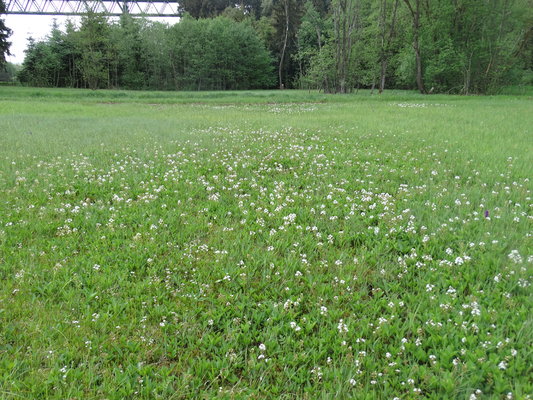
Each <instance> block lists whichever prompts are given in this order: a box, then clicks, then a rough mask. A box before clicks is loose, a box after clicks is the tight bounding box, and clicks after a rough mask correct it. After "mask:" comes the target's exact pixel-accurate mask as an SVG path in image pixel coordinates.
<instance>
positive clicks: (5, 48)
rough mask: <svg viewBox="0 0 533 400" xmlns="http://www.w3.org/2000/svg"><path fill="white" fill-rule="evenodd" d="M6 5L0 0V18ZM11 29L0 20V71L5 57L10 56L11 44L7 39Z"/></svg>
mask: <svg viewBox="0 0 533 400" xmlns="http://www.w3.org/2000/svg"><path fill="white" fill-rule="evenodd" d="M5 12H6V5H5V2H4V0H0V16H2V14H5ZM11 33H12V31H11V29H9V28H8V27H7V26H6V25H5V22H4V20H3V19H1V18H0V69H3V68H4V65H5V64H6V55H10V54H11V53H10V52H9V48H10V47H11V43H10V42H8V41H7V39H8V38H9V37H10V36H11Z"/></svg>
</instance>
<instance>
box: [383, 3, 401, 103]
mask: <svg viewBox="0 0 533 400" xmlns="http://www.w3.org/2000/svg"><path fill="white" fill-rule="evenodd" d="M396 10H398V0H396V4H395V5H394V13H393V14H392V22H391V28H390V34H389V39H388V40H387V47H386V49H385V53H384V55H383V58H382V60H381V79H380V80H379V81H380V82H379V94H381V93H383V91H384V90H385V79H386V77H387V62H388V59H389V51H390V45H391V41H392V38H393V36H394V23H395V22H396Z"/></svg>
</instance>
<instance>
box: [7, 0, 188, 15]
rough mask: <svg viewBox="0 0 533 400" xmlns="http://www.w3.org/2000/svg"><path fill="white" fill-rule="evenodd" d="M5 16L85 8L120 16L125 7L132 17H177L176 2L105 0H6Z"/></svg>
mask: <svg viewBox="0 0 533 400" xmlns="http://www.w3.org/2000/svg"><path fill="white" fill-rule="evenodd" d="M6 3H7V4H6V6H7V7H6V12H7V14H32V15H83V14H84V13H85V12H87V8H89V9H90V10H92V11H94V12H98V13H106V14H108V15H115V16H116V15H121V14H123V12H124V7H125V6H126V5H127V7H128V12H129V13H130V14H132V15H145V16H148V17H176V16H178V6H179V4H178V2H177V1H169V0H160V1H157V0H156V1H127V2H124V1H106V0H103V1H102V0H7V2H6Z"/></svg>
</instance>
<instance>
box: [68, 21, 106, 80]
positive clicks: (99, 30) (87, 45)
mask: <svg viewBox="0 0 533 400" xmlns="http://www.w3.org/2000/svg"><path fill="white" fill-rule="evenodd" d="M109 30H110V29H109V25H108V21H107V18H106V17H105V16H103V15H101V14H96V13H94V12H93V11H91V10H88V12H87V14H86V15H84V16H82V18H81V26H80V29H79V30H78V32H77V36H76V42H75V43H76V47H77V48H78V50H79V51H80V53H81V60H80V62H79V63H78V65H79V67H80V70H81V72H82V75H83V77H84V79H85V80H86V82H87V84H88V85H89V88H91V89H92V90H97V89H98V88H100V85H102V83H103V82H105V81H106V78H107V82H108V87H109V63H108V62H107V61H108V60H107V59H106V57H107V56H108V54H107V52H108V45H109Z"/></svg>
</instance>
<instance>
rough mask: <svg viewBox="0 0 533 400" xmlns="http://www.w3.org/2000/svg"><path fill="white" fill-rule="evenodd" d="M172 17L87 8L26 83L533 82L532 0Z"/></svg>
mask: <svg viewBox="0 0 533 400" xmlns="http://www.w3.org/2000/svg"><path fill="white" fill-rule="evenodd" d="M180 6H181V12H182V13H183V17H182V18H181V20H180V21H179V23H176V24H174V25H172V26H169V25H166V24H161V23H157V22H150V21H147V20H145V19H143V18H132V17H131V16H130V15H127V14H126V15H124V16H122V17H121V18H120V20H119V21H110V20H109V18H107V17H106V16H104V15H97V14H87V15H86V16H85V17H83V19H82V22H81V24H80V26H75V25H74V24H72V23H69V24H67V26H66V29H65V31H64V32H63V31H61V30H59V28H58V27H57V26H54V27H53V28H52V32H51V33H50V35H49V36H48V37H47V38H45V39H44V40H41V41H38V42H37V41H34V40H30V42H29V43H28V48H27V50H26V59H25V61H24V65H23V68H22V70H21V71H20V72H19V74H18V77H19V80H20V82H22V83H24V84H29V85H40V86H70V87H91V88H93V89H97V88H101V87H108V88H113V87H114V88H131V89H162V90H224V89H251V88H272V87H276V86H277V87H279V88H284V87H285V88H291V87H293V88H301V89H304V88H305V89H311V88H313V89H315V90H319V91H322V90H323V91H325V92H331V93H349V92H352V91H354V90H359V88H368V89H370V90H371V91H372V92H373V91H374V90H375V89H376V90H379V93H381V92H382V91H383V90H385V89H391V88H395V89H418V90H419V91H420V92H421V93H429V92H433V93H458V94H470V93H497V92H498V91H499V90H501V88H502V87H503V86H505V85H508V84H531V83H533V0H513V1H512V2H509V1H507V0H487V1H485V2H483V3H479V2H478V1H476V0H464V1H462V2H460V3H458V2H457V1H456V0H424V1H422V0H366V1H363V0H312V1H311V0H307V2H304V0H247V1H246V2H242V3H241V4H240V5H238V6H235V4H234V3H228V2H227V1H225V0H185V1H184V2H182V3H180Z"/></svg>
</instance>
